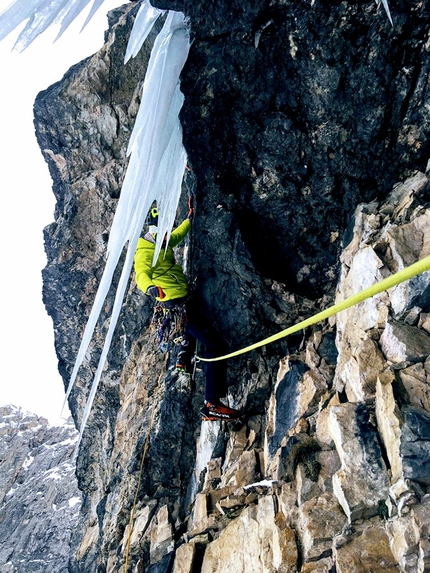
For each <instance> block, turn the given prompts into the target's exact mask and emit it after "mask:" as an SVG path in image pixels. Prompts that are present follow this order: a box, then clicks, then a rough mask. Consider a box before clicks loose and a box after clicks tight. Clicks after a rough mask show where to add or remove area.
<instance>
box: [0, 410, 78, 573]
mask: <svg viewBox="0 0 430 573" xmlns="http://www.w3.org/2000/svg"><path fill="white" fill-rule="evenodd" d="M76 440H77V433H76V430H75V428H74V426H73V424H72V423H67V424H65V425H64V426H60V427H53V426H49V424H48V421H47V420H46V419H45V418H40V417H38V416H36V415H35V414H29V413H28V412H23V411H22V410H21V409H20V408H16V407H14V406H3V407H0V571H1V572H2V573H12V572H16V571H19V573H30V572H31V573H39V572H40V573H46V572H47V571H49V572H50V573H60V572H61V573H62V572H66V571H67V570H68V568H67V564H68V560H69V542H70V534H71V530H72V528H73V525H74V523H75V521H76V518H77V516H78V513H79V509H80V506H81V497H80V493H79V490H78V488H77V482H76V479H75V471H74V464H73V459H72V456H73V451H74V446H75V444H76Z"/></svg>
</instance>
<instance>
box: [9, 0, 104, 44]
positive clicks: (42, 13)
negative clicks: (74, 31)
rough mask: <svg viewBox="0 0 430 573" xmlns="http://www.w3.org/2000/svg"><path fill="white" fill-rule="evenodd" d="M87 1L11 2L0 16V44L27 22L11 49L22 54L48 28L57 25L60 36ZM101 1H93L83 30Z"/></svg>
mask: <svg viewBox="0 0 430 573" xmlns="http://www.w3.org/2000/svg"><path fill="white" fill-rule="evenodd" d="M89 2H91V0H15V2H13V3H12V4H11V5H10V6H9V7H8V8H6V10H4V12H2V14H0V40H2V39H3V38H5V37H6V36H7V35H8V34H9V33H10V32H12V30H14V29H15V28H16V27H17V26H19V25H20V24H22V22H24V21H25V20H29V21H28V22H27V24H26V26H25V28H24V29H23V30H22V32H21V33H20V34H19V36H18V39H17V41H16V43H15V46H14V49H15V50H17V51H19V52H22V51H23V50H25V48H27V47H28V46H29V45H30V44H31V42H33V41H34V40H35V39H36V38H37V37H38V36H39V35H40V34H42V33H43V32H44V31H45V30H46V29H47V28H49V26H51V25H52V24H57V23H61V29H60V32H59V34H58V35H57V38H56V39H58V38H59V37H60V36H61V34H63V32H64V31H65V30H66V29H67V28H68V26H69V25H70V24H71V23H72V22H73V21H74V19H75V18H76V16H78V14H80V12H82V10H83V9H84V8H85V7H86V6H87V4H88V3H89ZM103 2H104V0H93V6H92V8H91V11H90V14H89V15H88V17H87V19H86V21H85V23H84V26H83V27H82V28H84V27H85V26H86V24H87V23H88V22H89V21H90V19H91V18H92V17H93V15H94V14H95V12H96V11H97V10H98V9H99V8H100V6H101V5H102V4H103Z"/></svg>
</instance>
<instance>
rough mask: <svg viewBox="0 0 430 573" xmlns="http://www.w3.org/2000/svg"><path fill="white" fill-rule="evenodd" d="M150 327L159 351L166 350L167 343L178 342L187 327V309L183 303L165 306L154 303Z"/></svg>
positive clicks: (182, 337)
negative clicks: (169, 306)
mask: <svg viewBox="0 0 430 573" xmlns="http://www.w3.org/2000/svg"><path fill="white" fill-rule="evenodd" d="M151 328H152V330H153V331H155V333H156V341H157V344H158V347H159V348H160V350H161V352H166V351H167V349H168V347H169V344H170V343H171V342H173V344H180V343H181V341H182V340H184V338H185V333H186V329H187V311H186V308H185V304H180V305H176V306H174V307H172V308H165V307H163V306H162V305H161V304H157V305H155V308H154V314H153V316H152V321H151Z"/></svg>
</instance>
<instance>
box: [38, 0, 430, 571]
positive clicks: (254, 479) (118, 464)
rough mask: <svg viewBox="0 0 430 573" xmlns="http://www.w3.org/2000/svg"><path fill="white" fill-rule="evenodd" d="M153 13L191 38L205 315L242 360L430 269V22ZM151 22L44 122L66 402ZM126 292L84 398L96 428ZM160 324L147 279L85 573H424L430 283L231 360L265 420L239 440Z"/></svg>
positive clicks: (117, 356) (123, 19) (343, 14)
mask: <svg viewBox="0 0 430 573" xmlns="http://www.w3.org/2000/svg"><path fill="white" fill-rule="evenodd" d="M154 4H156V5H157V6H158V7H160V8H173V9H181V10H184V11H185V13H186V14H187V15H189V16H190V18H191V26H192V34H193V44H192V48H191V52H190V57H189V60H188V62H187V64H186V67H185V69H184V73H183V79H182V90H183V92H184V94H185V106H184V109H183V112H182V121H183V126H184V141H185V145H186V148H187V151H188V154H189V166H190V168H191V171H190V172H189V173H188V174H187V176H186V178H185V181H184V196H183V200H182V202H181V204H180V208H179V213H178V220H180V219H181V217H183V216H184V215H185V212H186V211H185V209H186V198H187V194H188V192H190V191H193V193H194V195H195V199H196V216H195V221H194V223H193V231H192V234H191V237H190V238H189V239H188V240H187V247H188V249H187V251H188V254H187V256H185V258H184V264H185V265H186V268H187V271H188V273H189V276H190V278H191V279H192V280H193V281H194V280H195V289H194V295H193V304H194V305H195V306H196V308H197V309H198V311H199V312H200V313H201V314H202V315H203V316H204V317H205V318H206V319H207V321H208V322H210V323H212V324H213V325H214V326H215V327H216V328H217V329H218V330H219V332H220V334H222V336H223V337H224V339H225V341H226V344H227V345H228V347H229V348H230V349H231V350H234V349H237V348H240V347H242V346H245V345H246V344H248V343H251V342H255V341H256V340H259V339H260V338H262V337H263V336H265V335H267V334H272V333H273V332H276V331H278V330H279V329H281V328H286V327H287V326H289V325H291V324H292V323H294V322H297V321H298V320H300V319H302V318H304V317H308V316H310V315H312V314H313V313H315V312H318V311H319V310H321V309H322V308H325V307H327V306H329V305H330V304H332V303H333V302H334V301H335V300H337V301H339V300H342V299H344V298H346V297H348V296H350V295H351V294H355V293H357V292H358V291H360V290H362V289H364V288H366V287H368V286H370V285H372V284H374V283H375V282H377V281H379V280H381V279H383V278H384V277H386V276H388V275H389V274H390V273H393V272H396V271H397V270H400V269H402V268H404V267H405V266H407V265H409V264H411V263H413V262H415V261H416V260H418V259H420V258H422V257H424V256H427V255H429V254H430V242H429V240H428V236H429V232H430V207H429V197H430V195H429V190H430V186H429V179H428V173H427V162H428V160H429V158H430V153H429V148H430V145H429V141H430V138H429V130H430V115H429V109H430V108H429V106H428V105H427V102H428V97H429V92H428V86H429V65H430V62H429V50H430V48H429V42H428V32H429V28H428V21H429V2H428V1H426V0H425V1H424V2H420V3H414V2H412V3H403V4H401V5H396V6H393V7H392V10H393V18H394V26H393V27H391V25H390V23H389V22H388V20H387V18H386V15H385V13H384V12H383V9H382V7H379V8H378V6H377V5H376V3H374V2H369V3H367V4H366V3H364V4H363V3H356V4H354V3H346V2H333V3H321V2H309V3H297V2H290V1H288V0H287V1H278V2H270V3H269V2H266V1H265V0H254V1H252V2H242V1H240V0H232V1H229V2H227V1H220V2H216V3H213V2H191V1H188V0H183V1H181V0H159V1H158V2H154ZM137 9H138V5H137V3H131V4H128V5H126V6H124V7H122V8H121V9H118V10H116V11H115V12H112V13H111V14H110V29H109V32H108V33H107V36H106V44H105V46H104V47H103V48H102V50H101V51H100V52H99V53H98V54H95V55H94V56H93V57H91V58H89V59H88V60H86V61H85V62H81V63H80V64H78V65H77V66H75V67H74V68H72V69H71V70H70V71H69V72H68V74H66V76H65V77H64V78H63V80H62V81H61V82H59V83H58V84H56V85H54V86H52V87H51V88H49V89H48V90H46V91H45V92H42V93H41V94H39V96H38V98H37V100H36V103H35V125H36V132H37V137H38V141H39V144H40V147H41V150H42V152H43V154H44V156H45V158H46V160H47V162H48V165H49V167H50V170H51V174H52V178H53V181H54V193H55V195H56V198H57V207H56V212H55V221H54V222H53V223H52V224H51V225H50V226H49V227H48V228H47V229H46V230H45V244H46V252H47V256H48V265H47V267H46V269H45V270H44V301H45V304H46V306H47V309H48V312H49V313H50V315H51V316H52V319H53V322H54V329H55V334H56V350H57V354H58V359H59V368H60V371H61V373H62V375H63V377H64V381H65V384H67V381H68V377H69V376H70V373H71V370H72V367H73V362H74V359H75V356H76V353H77V349H78V345H79V342H80V339H81V336H82V333H83V329H84V327H85V323H86V320H87V318H88V315H89V311H90V308H91V304H92V301H93V299H94V295H95V291H96V288H97V284H98V280H99V278H100V276H101V273H102V272H103V266H104V256H105V247H106V241H107V238H108V234H109V225H110V222H111V220H112V217H113V213H114V210H115V206H116V204H117V199H118V196H119V193H120V189H121V181H122V178H123V176H124V171H125V167H126V154H125V149H126V144H127V140H128V137H129V135H130V131H131V129H132V126H133V122H134V119H135V116H136V113H137V109H138V104H139V89H140V87H141V84H142V78H143V76H144V72H145V67H146V64H147V61H148V54H149V48H145V49H144V50H143V51H142V52H141V53H140V54H139V55H138V57H137V58H136V59H135V60H133V61H132V62H130V63H128V64H127V65H126V66H123V56H124V53H125V47H126V42H127V38H128V34H129V32H130V27H131V24H132V21H133V18H134V17H135V14H136V12H137ZM152 39H153V37H152V38H150V41H149V44H148V45H149V46H150V43H151V40H152ZM182 254H183V253H182V252H181V251H179V252H178V257H179V258H180V260H182ZM113 295H114V293H113V292H112V293H110V294H109V296H108V298H107V301H106V304H105V308H104V313H103V315H102V317H101V320H100V323H99V329H98V330H97V332H96V334H95V337H94V340H93V342H92V345H91V347H90V349H89V352H88V353H87V356H86V361H85V362H84V364H83V367H82V368H81V371H80V375H79V378H78V381H77V384H76V387H75V389H74V391H73V392H72V394H71V398H70V408H71V411H72V414H73V417H74V420H75V423H76V424H77V425H79V422H80V419H81V417H82V412H83V408H84V406H85V401H86V397H87V395H88V392H89V388H90V384H91V380H92V376H93V372H94V369H95V367H96V364H97V360H98V355H99V352H100V346H101V341H102V339H103V335H104V333H105V332H106V321H107V320H108V317H109V312H110V309H111V307H112V300H113ZM151 316H152V306H151V301H150V300H149V299H148V298H145V297H143V296H142V295H141V294H140V293H139V292H138V290H137V288H136V285H135V282H134V278H133V277H132V278H131V280H130V283H129V288H128V292H127V295H126V299H125V301H124V305H123V309H122V313H121V316H120V320H119V324H118V327H117V333H116V337H115V339H114V341H113V345H112V348H111V352H110V354H109V357H108V362H107V365H106V367H105V371H104V376H103V380H102V383H101V385H100V389H99V392H98V395H97V397H96V400H95V403H94V407H93V411H92V413H91V415H90V418H89V421H88V424H87V427H86V430H85V433H84V436H83V440H82V444H81V447H80V452H79V457H78V460H77V476H78V480H79V487H80V489H81V490H82V494H83V505H82V509H81V512H80V516H79V522H78V524H77V526H76V527H75V529H74V533H73V539H72V551H71V561H70V564H69V572H70V573H84V572H85V573H91V572H94V573H96V572H97V573H101V572H103V573H105V572H106V573H116V572H118V573H119V572H122V573H125V563H126V562H127V573H129V572H131V571H132V572H133V573H142V572H148V573H170V572H171V571H173V572H175V573H198V572H199V571H203V572H205V573H208V572H215V571H217V572H218V571H221V572H222V571H228V572H229V573H230V572H233V573H234V572H235V571H237V572H238V573H239V572H240V573H242V572H245V571H246V572H248V571H252V572H258V573H260V572H261V573H266V572H267V573H274V572H275V571H276V572H278V573H280V572H282V573H284V572H285V573H287V572H295V571H297V572H299V571H300V572H303V573H310V572H314V573H316V572H321V573H322V572H325V573H332V572H333V571H337V572H338V573H339V572H341V573H352V572H357V573H362V572H363V573H364V572H370V571H372V572H374V573H375V572H378V573H379V572H381V573H382V572H390V573H391V572H394V571H396V572H397V571H402V572H408V573H415V572H419V573H424V572H426V571H429V570H430V538H429V526H428V524H429V523H430V489H429V488H430V478H429V473H430V472H429V467H430V459H429V458H430V429H429V428H430V391H429V375H430V374H429V372H430V366H429V365H430V362H429V358H428V356H429V350H430V342H429V341H430V273H429V272H426V273H423V274H422V275H420V276H419V277H416V278H414V279H412V280H410V281H409V282H408V283H404V284H401V285H399V286H397V287H395V288H393V289H390V291H389V292H384V293H381V294H379V295H377V296H375V297H373V298H372V299H369V300H367V301H364V302H362V303H360V304H358V305H357V306H355V307H352V308H350V309H348V310H346V311H343V312H342V313H340V314H338V315H337V316H336V317H334V318H333V319H331V320H329V321H326V322H325V323H321V324H318V325H316V326H315V327H314V328H310V329H307V330H306V331H305V332H303V333H299V334H298V335H295V336H292V337H290V338H288V339H285V340H284V341H282V342H278V343H275V344H272V345H269V346H267V347H264V348H262V349H260V350H258V351H255V352H253V353H251V354H247V355H244V356H241V357H239V358H237V359H233V360H230V361H229V363H228V382H229V391H228V401H229V404H230V405H231V406H233V407H237V408H243V409H244V412H245V416H244V419H243V421H241V422H237V423H235V424H230V425H226V424H221V423H219V422H203V423H202V422H201V421H200V417H199V408H200V407H201V405H202V386H203V380H204V376H203V372H202V370H200V369H198V370H197V376H196V381H195V384H192V383H191V381H190V380H189V378H188V377H187V376H184V375H181V374H179V373H178V372H176V370H175V369H174V364H175V355H176V351H177V349H176V348H175V347H174V346H172V347H171V348H170V349H169V351H168V352H167V353H166V354H161V353H159V352H158V351H157V348H156V345H155V344H154V335H153V333H152V331H151V329H150V328H149V323H150V319H151ZM143 452H145V457H144V459H143V458H142V456H143Z"/></svg>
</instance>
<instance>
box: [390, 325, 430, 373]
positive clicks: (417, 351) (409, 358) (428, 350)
mask: <svg viewBox="0 0 430 573" xmlns="http://www.w3.org/2000/svg"><path fill="white" fill-rule="evenodd" d="M381 345H382V351H383V353H384V354H385V356H386V358H387V360H389V361H390V362H393V363H394V364H398V365H400V364H407V363H410V362H418V361H420V360H421V361H424V360H425V359H426V358H427V357H428V355H429V354H430V336H429V335H428V334H427V333H425V332H424V331H423V330H420V329H419V328H417V327H415V326H410V325H408V324H402V323H399V322H390V323H388V324H387V326H386V328H385V329H384V332H383V333H382V336H381Z"/></svg>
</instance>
